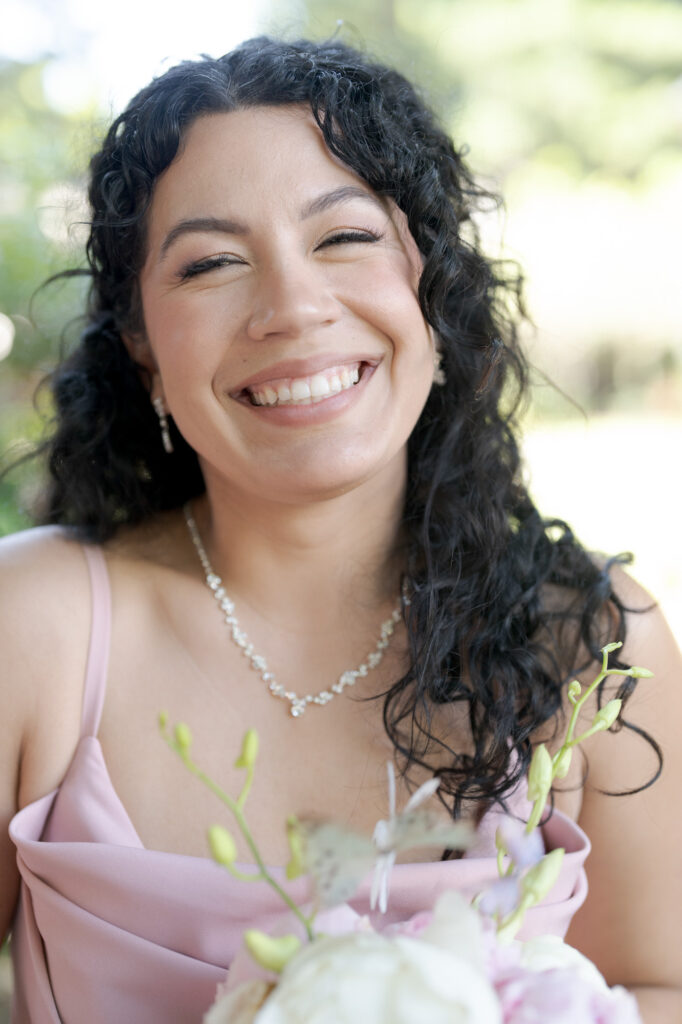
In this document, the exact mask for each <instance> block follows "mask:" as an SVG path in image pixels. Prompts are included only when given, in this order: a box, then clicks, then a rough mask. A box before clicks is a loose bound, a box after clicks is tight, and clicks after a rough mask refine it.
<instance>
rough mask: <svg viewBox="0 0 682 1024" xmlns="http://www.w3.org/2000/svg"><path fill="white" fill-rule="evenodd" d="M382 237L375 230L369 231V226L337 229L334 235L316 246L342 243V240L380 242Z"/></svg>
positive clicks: (319, 247)
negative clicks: (360, 228)
mask: <svg viewBox="0 0 682 1024" xmlns="http://www.w3.org/2000/svg"><path fill="white" fill-rule="evenodd" d="M382 238H383V235H381V234H377V232H376V231H370V229H369V228H363V229H362V230H349V231H339V232H337V233H336V234H335V235H329V237H328V238H324V239H323V240H322V241H321V242H320V244H319V245H318V246H317V248H318V249H321V248H322V247H323V246H325V245H342V244H343V243H344V242H370V243H372V242H380V241H381V239H382Z"/></svg>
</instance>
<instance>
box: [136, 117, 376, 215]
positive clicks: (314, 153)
mask: <svg viewBox="0 0 682 1024" xmlns="http://www.w3.org/2000/svg"><path fill="white" fill-rule="evenodd" d="M342 184H354V185H360V186H361V187H362V188H364V189H365V190H366V191H367V192H368V193H371V191H372V190H371V189H370V188H369V186H368V185H367V184H366V183H365V182H364V181H363V180H362V179H361V178H360V177H359V176H358V175H356V174H355V173H354V172H353V171H352V170H350V168H348V167H347V166H346V165H345V164H343V163H342V162H341V161H340V160H338V159H337V158H336V157H335V156H334V155H333V154H332V153H330V152H329V150H328V149H327V147H326V145H325V142H324V139H323V137H322V133H321V131H320V129H319V128H318V126H317V124H316V122H315V120H314V118H313V116H312V113H311V112H310V110H309V109H307V108H302V107H296V106H291V107H290V106H287V107H249V108H246V109H242V110H236V111H232V112H230V113H220V114H210V115H205V116H202V117H200V118H198V119H197V120H196V121H195V122H194V123H193V124H192V125H191V126H190V128H189V129H188V131H187V133H186V136H185V138H184V140H183V144H182V147H181V149H180V151H179V153H178V155H177V156H176V158H175V160H174V161H173V162H172V163H171V164H170V166H169V167H168V168H167V170H166V171H165V172H164V173H163V174H162V175H161V177H160V178H159V180H158V182H157V184H156V188H155V190H154V198H153V201H152V210H151V218H150V225H149V226H150V233H152V234H153V233H154V226H155V223H154V222H155V221H163V222H164V224H165V225H167V221H168V219H169V218H171V217H173V218H177V217H185V216H197V215H200V214H202V213H206V212H207V210H209V208H210V209H211V210H216V209H219V210H220V211H221V212H227V211H226V208H228V207H232V206H234V205H238V206H239V207H244V206H246V207H247V212H248V207H249V206H251V207H253V210H252V212H253V213H256V212H259V213H261V214H264V213H265V212H266V211H267V212H268V214H269V215H271V216H272V215H273V212H275V211H284V210H286V209H287V208H289V209H290V210H291V211H292V212H293V211H294V210H298V208H299V206H300V203H301V201H302V200H305V199H306V198H309V197H310V196H311V195H313V194H314V193H315V192H316V191H320V190H322V189H324V188H325V187H329V186H331V187H333V186H335V185H342ZM230 212H232V213H235V214H236V213H237V212H239V211H237V210H236V209H234V210H230ZM157 226H158V227H160V226H161V225H160V224H158V225H157Z"/></svg>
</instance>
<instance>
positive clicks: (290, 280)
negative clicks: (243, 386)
mask: <svg viewBox="0 0 682 1024" xmlns="http://www.w3.org/2000/svg"><path fill="white" fill-rule="evenodd" d="M340 314H341V306H340V303H339V302H338V300H337V299H336V298H335V296H334V295H333V293H332V291H331V289H330V286H329V282H328V281H326V280H325V277H324V274H323V273H322V272H321V271H320V269H319V268H317V267H315V266H311V265H310V264H309V263H307V262H304V261H303V260H301V261H300V262H298V261H294V260H293V259H289V260H287V261H286V262H284V261H282V263H280V264H278V265H277V266H270V267H268V268H267V269H263V270H262V272H261V275H260V280H259V283H258V291H257V294H256V297H255V301H254V305H253V309H252V312H251V316H250V318H249V323H248V327H247V333H248V335H249V337H250V338H252V339H253V340H254V341H262V340H264V339H267V338H269V337H271V336H277V335H282V336H294V337H295V336H300V335H302V334H305V333H307V332H308V331H310V330H314V329H315V328H318V327H322V326H325V325H328V324H333V323H334V322H335V321H337V320H338V319H339V316H340Z"/></svg>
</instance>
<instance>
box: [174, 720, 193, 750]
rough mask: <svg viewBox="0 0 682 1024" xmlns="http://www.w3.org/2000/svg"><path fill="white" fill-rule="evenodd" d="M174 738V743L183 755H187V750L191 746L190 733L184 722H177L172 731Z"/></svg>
mask: <svg viewBox="0 0 682 1024" xmlns="http://www.w3.org/2000/svg"><path fill="white" fill-rule="evenodd" d="M173 735H174V736H175V742H176V743H177V745H178V746H179V747H180V750H181V751H182V752H183V753H188V751H189V748H190V747H191V746H192V733H191V732H190V729H189V726H188V725H186V724H185V722H178V724H177V725H176V726H175V729H174V730H173Z"/></svg>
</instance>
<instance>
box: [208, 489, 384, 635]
mask: <svg viewBox="0 0 682 1024" xmlns="http://www.w3.org/2000/svg"><path fill="white" fill-rule="evenodd" d="M403 501H404V480H403V478H402V475H401V478H400V479H399V480H396V479H395V474H393V479H391V480H388V481H387V480H385V479H383V477H382V478H379V479H376V480H373V481H369V482H367V483H365V484H363V485H362V486H361V487H358V488H355V489H354V490H352V491H350V492H347V493H345V494H341V495H337V496H335V497H332V498H328V499H326V500H323V501H317V502H306V503H304V504H292V503H289V502H287V503H278V502H274V501H267V500H263V499H262V497H260V496H259V497H257V498H256V497H251V496H249V495H244V494H243V493H236V492H235V491H234V490H233V489H231V488H229V487H227V486H225V485H224V484H223V483H222V482H220V481H211V480H210V477H207V493H206V495H205V496H204V497H203V498H202V499H199V500H198V501H197V502H196V503H195V506H194V512H195V517H196V520H197V524H198V526H199V531H200V533H201V535H202V538H203V542H204V546H205V547H206V550H207V552H208V555H209V558H210V560H211V562H212V564H213V566H214V569H215V571H216V572H218V573H219V574H220V575H221V576H222V577H223V580H224V582H225V586H226V588H227V589H228V591H229V593H230V594H231V596H233V597H234V598H235V599H236V600H238V601H240V602H244V603H245V604H246V605H248V606H250V607H251V608H253V609H255V610H257V611H258V613H259V614H260V615H261V616H262V617H263V618H265V619H269V620H270V621H272V622H277V623H278V624H280V625H282V626H284V627H285V628H286V627H287V626H292V627H293V626H298V628H299V629H300V626H301V622H307V623H310V627H311V629H314V628H315V627H316V624H317V625H320V626H322V627H324V624H325V622H329V621H331V620H333V621H335V623H336V627H337V628H338V625H339V616H341V615H342V616H344V617H345V618H346V619H347V618H348V616H349V614H350V615H351V618H353V617H354V615H353V614H352V612H350V609H355V610H356V611H357V616H358V617H359V618H361V619H362V618H364V617H365V616H367V615H368V614H372V616H373V617H374V615H375V612H378V613H379V614H381V613H382V612H385V611H386V610H387V609H390V608H392V607H393V606H394V605H395V602H396V600H397V597H398V592H399V580H400V572H401V569H402V562H401V559H400V553H399V539H400V522H401V516H402V508H403Z"/></svg>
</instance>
